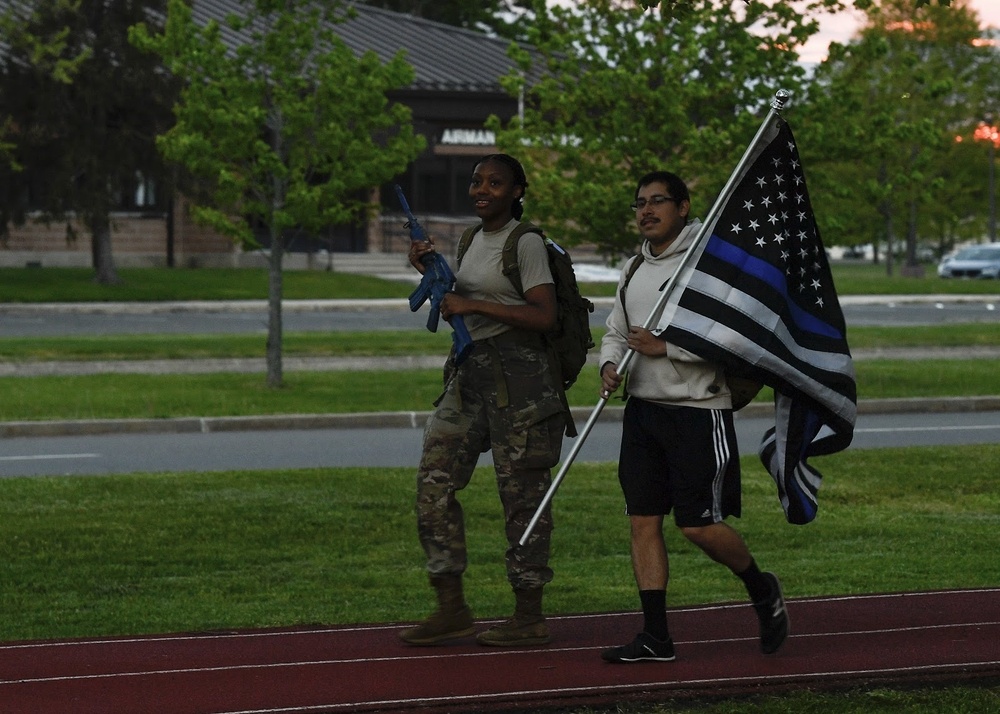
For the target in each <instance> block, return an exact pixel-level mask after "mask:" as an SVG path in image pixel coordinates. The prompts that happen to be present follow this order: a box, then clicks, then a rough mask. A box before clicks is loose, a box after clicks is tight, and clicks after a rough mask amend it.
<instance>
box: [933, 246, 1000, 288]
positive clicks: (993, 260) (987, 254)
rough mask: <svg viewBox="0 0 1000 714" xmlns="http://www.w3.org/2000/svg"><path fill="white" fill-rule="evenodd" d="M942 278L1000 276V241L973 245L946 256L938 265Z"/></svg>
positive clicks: (939, 275)
mask: <svg viewBox="0 0 1000 714" xmlns="http://www.w3.org/2000/svg"><path fill="white" fill-rule="evenodd" d="M938 277H941V278H992V279H994V280H995V279H997V278H1000V243H986V244H985V245H971V246H969V247H968V248H962V249H961V250H959V251H958V252H956V253H954V254H953V255H949V256H946V257H945V258H944V260H942V261H941V263H940V264H939V265H938Z"/></svg>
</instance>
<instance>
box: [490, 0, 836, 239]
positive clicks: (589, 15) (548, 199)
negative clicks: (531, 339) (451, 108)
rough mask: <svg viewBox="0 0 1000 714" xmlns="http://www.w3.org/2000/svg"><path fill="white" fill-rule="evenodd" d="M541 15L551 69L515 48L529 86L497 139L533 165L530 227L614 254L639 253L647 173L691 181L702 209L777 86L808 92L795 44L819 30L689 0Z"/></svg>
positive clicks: (782, 6) (583, 6)
mask: <svg viewBox="0 0 1000 714" xmlns="http://www.w3.org/2000/svg"><path fill="white" fill-rule="evenodd" d="M647 4H648V3H647ZM657 4H658V3H657ZM533 11H534V13H535V15H536V18H535V21H534V22H533V24H532V26H531V30H530V37H529V40H530V42H531V44H532V45H533V48H534V50H535V51H537V52H538V53H539V54H540V55H541V57H542V58H543V59H542V61H541V63H540V64H541V65H542V66H536V65H537V64H539V63H533V61H532V57H533V55H532V54H529V53H528V52H527V51H518V52H515V57H516V59H517V60H518V62H519V65H520V68H521V72H520V73H518V74H516V75H513V76H511V77H509V78H507V79H506V80H505V81H506V86H507V89H508V91H510V92H511V93H517V92H518V91H520V90H521V89H522V88H523V91H524V92H525V96H526V107H525V111H524V118H523V121H521V120H519V119H514V120H513V121H511V122H510V123H509V124H508V125H507V126H505V127H501V126H500V125H499V121H497V120H495V119H494V120H493V126H494V127H495V128H496V129H497V130H498V142H499V143H500V144H501V146H503V147H506V148H507V149H508V150H509V151H511V152H512V153H515V154H517V155H518V156H519V157H522V158H523V160H524V163H525V164H526V168H527V169H528V174H529V178H530V180H531V181H532V189H531V192H530V194H529V197H530V206H529V211H530V213H531V214H532V217H533V219H536V220H539V221H541V222H542V224H543V225H545V226H546V228H547V230H549V231H550V232H551V234H552V235H556V236H559V238H560V239H561V240H563V241H565V242H567V243H569V244H571V245H572V244H576V243H581V242H592V243H595V244H596V245H597V247H598V249H599V250H600V252H601V253H603V254H605V255H607V256H611V257H616V256H619V255H622V254H630V253H632V252H633V251H634V248H635V244H636V242H637V236H636V234H635V232H634V228H633V227H632V221H631V219H630V217H629V215H628V209H627V206H628V203H629V202H630V200H631V198H632V193H633V191H634V187H635V182H636V180H637V179H638V178H639V177H640V176H641V175H642V174H644V173H645V172H647V171H650V170H653V169H660V168H666V169H670V170H673V171H674V172H675V173H677V174H679V175H681V176H682V177H684V178H685V179H686V180H688V182H689V183H690V184H691V186H692V190H693V195H694V196H695V197H696V204H697V205H696V207H695V209H694V211H695V214H696V215H697V214H698V213H699V212H700V213H702V214H704V212H705V211H706V210H707V209H708V208H709V207H710V205H711V201H712V200H713V198H714V196H715V195H716V193H717V192H718V191H719V190H720V189H721V187H722V186H723V184H724V183H725V180H726V179H727V178H728V177H729V175H730V173H731V172H732V170H733V169H734V168H735V165H736V163H737V161H738V160H739V157H740V156H741V155H742V153H743V152H744V150H745V149H746V147H747V144H748V142H749V140H750V139H751V138H752V137H753V135H754V133H755V131H756V129H757V127H758V126H759V124H760V121H761V119H762V118H763V114H764V112H765V111H766V110H767V107H768V104H769V103H770V101H771V100H772V99H773V97H774V93H775V91H776V90H778V89H788V90H791V91H792V92H793V95H798V94H800V92H799V91H797V90H798V88H799V86H800V83H801V81H802V78H803V76H804V69H803V68H802V67H801V66H800V65H799V64H797V62H796V59H797V56H796V55H795V53H794V52H793V51H792V50H793V49H794V48H795V47H797V46H799V45H801V44H802V43H803V42H805V41H806V40H807V39H808V37H809V36H811V35H812V34H813V33H814V32H815V31H816V29H817V25H816V22H815V21H814V20H810V19H808V18H807V17H806V16H804V15H802V14H800V13H799V12H798V11H797V10H796V9H794V8H793V7H792V6H791V5H790V4H786V3H768V4H765V3H750V4H748V5H745V6H744V5H742V4H739V3H737V4H732V3H718V2H714V1H713V0H683V2H674V3H666V4H665V5H664V7H662V8H652V9H650V10H647V11H643V10H642V8H641V7H637V5H636V4H635V3H623V2H620V1H615V0H587V1H586V2H580V3H576V4H575V5H573V6H572V7H561V6H552V7H546V6H545V3H543V2H536V3H535V5H534V8H533ZM533 76H537V77H539V78H538V79H537V80H535V81H532V80H531V79H530V78H531V77H533Z"/></svg>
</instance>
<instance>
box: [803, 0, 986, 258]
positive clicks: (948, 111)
mask: <svg viewBox="0 0 1000 714" xmlns="http://www.w3.org/2000/svg"><path fill="white" fill-rule="evenodd" d="M868 13H869V22H868V24H867V25H866V27H865V28H864V29H863V30H862V32H861V33H860V35H859V37H858V38H857V39H856V40H855V41H853V42H851V43H850V44H849V45H847V46H843V47H841V46H834V47H832V48H831V55H830V59H829V60H828V61H827V62H825V63H824V64H823V65H821V66H820V67H819V68H818V69H817V72H816V82H815V83H814V84H813V88H812V89H811V91H810V97H809V102H808V110H807V114H808V117H809V126H810V128H811V129H812V130H813V131H814V132H815V134H816V135H817V136H818V137H820V142H819V146H821V147H822V149H821V151H820V152H819V153H818V154H816V155H815V156H814V157H811V156H807V159H811V158H815V159H816V161H815V162H813V163H812V164H811V165H812V166H813V168H814V169H816V168H818V169H819V171H820V173H821V174H822V173H826V172H828V169H829V168H830V167H831V166H834V167H836V168H835V169H834V173H835V175H836V176H837V177H838V179H837V181H838V186H837V188H836V190H837V192H838V193H839V194H840V195H841V196H843V197H844V198H845V199H846V200H844V201H843V202H842V204H841V206H840V208H839V210H840V211H841V219H840V220H841V221H843V222H851V221H853V222H856V221H857V219H858V217H859V216H860V215H866V214H869V215H870V211H871V208H872V207H874V208H875V210H876V211H877V214H878V218H877V219H873V220H871V222H870V225H873V226H874V225H879V224H880V225H881V229H880V230H879V231H878V233H877V235H878V237H880V238H882V239H884V240H885V243H886V248H887V249H886V256H887V260H886V266H887V271H888V272H889V273H890V274H891V273H892V271H893V255H894V253H895V252H896V250H895V243H896V240H895V239H896V237H897V233H898V234H901V235H902V236H903V237H904V241H903V242H904V246H905V250H904V256H905V258H904V271H903V272H904V273H907V274H913V275H919V274H920V273H921V272H922V269H921V268H920V266H919V265H918V254H917V248H918V239H919V237H920V236H921V234H924V235H928V234H931V233H932V232H933V233H934V234H935V236H936V237H937V238H938V239H939V240H940V241H941V242H942V246H943V245H944V242H945V241H946V239H944V238H942V235H943V234H942V230H945V231H951V230H957V227H958V226H959V225H961V224H963V223H964V222H965V221H964V217H963V216H962V215H958V214H957V213H956V211H957V210H958V209H960V208H962V207H964V208H965V209H968V208H969V204H968V203H967V202H966V201H964V200H962V199H961V198H959V197H957V196H956V193H958V194H961V193H963V192H964V190H968V189H970V188H971V187H969V186H967V185H966V186H965V188H964V190H963V189H962V188H960V187H959V186H957V185H955V182H956V181H962V180H963V179H964V178H966V177H967V176H968V174H967V173H966V172H961V171H954V170H952V169H951V167H950V165H949V162H950V161H952V160H953V157H954V156H955V155H956V152H955V150H954V146H953V144H954V136H955V134H956V130H957V128H958V127H968V126H969V123H970V119H971V117H972V116H977V115H978V116H980V117H981V116H982V114H980V113H979V112H980V111H981V110H980V109H979V108H980V107H982V106H983V104H984V101H985V99H986V96H988V94H984V92H989V91H990V90H991V89H992V90H995V89H996V87H997V85H996V80H995V79H991V77H994V76H995V74H996V72H997V69H998V68H1000V67H998V64H997V63H998V58H997V55H996V53H995V52H994V51H992V50H990V49H988V48H984V47H979V46H977V43H976V42H975V40H976V39H978V36H979V30H978V22H977V19H976V17H975V15H974V14H973V13H971V12H970V11H969V10H968V8H967V7H966V6H965V5H964V4H963V3H955V4H954V5H953V6H952V7H951V8H944V7H940V6H935V5H928V4H926V3H925V4H923V6H922V7H918V3H917V0H883V2H880V3H878V4H872V5H871V6H870V7H869V8H868ZM970 133H971V132H970ZM949 195H951V196H954V197H955V198H956V200H953V201H947V200H943V199H945V197H946V196H949ZM847 214H851V215H850V217H848V216H847ZM948 226H950V227H951V228H950V229H948V228H946V227H948ZM863 235H864V238H862V239H859V240H858V241H857V242H867V240H869V239H870V237H869V236H868V235H867V234H863ZM873 242H875V243H877V240H876V241H873Z"/></svg>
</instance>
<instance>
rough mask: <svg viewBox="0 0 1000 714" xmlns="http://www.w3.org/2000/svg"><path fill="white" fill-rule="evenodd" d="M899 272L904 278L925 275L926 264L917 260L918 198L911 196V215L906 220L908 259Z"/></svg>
mask: <svg viewBox="0 0 1000 714" xmlns="http://www.w3.org/2000/svg"><path fill="white" fill-rule="evenodd" d="M899 274H900V275H902V276H903V277H904V278H922V277H924V266H922V265H921V264H920V261H918V260H917V199H916V198H912V197H911V198H910V215H909V217H908V219H907V222H906V260H905V262H904V263H903V267H902V268H900V271H899Z"/></svg>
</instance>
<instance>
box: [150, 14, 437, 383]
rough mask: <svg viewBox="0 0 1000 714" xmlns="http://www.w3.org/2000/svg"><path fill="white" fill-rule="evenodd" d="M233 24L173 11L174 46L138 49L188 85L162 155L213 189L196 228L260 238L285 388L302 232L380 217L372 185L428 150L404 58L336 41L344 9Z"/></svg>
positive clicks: (278, 370) (272, 348)
mask: <svg viewBox="0 0 1000 714" xmlns="http://www.w3.org/2000/svg"><path fill="white" fill-rule="evenodd" d="M243 6H244V12H243V13H242V14H241V15H240V16H239V17H237V16H231V17H229V18H228V19H227V22H226V25H227V34H229V33H234V34H235V36H236V37H239V38H240V40H239V42H238V43H237V44H236V45H235V46H232V47H230V46H227V44H226V43H225V42H224V41H223V29H222V27H220V26H219V24H218V23H216V22H210V23H208V24H207V25H206V26H204V27H198V26H197V25H196V23H195V22H194V20H193V18H192V13H191V9H190V8H189V7H188V5H187V3H185V2H184V1H183V0H170V3H169V8H168V14H167V21H166V27H165V30H164V32H163V34H160V35H153V34H151V33H150V32H149V31H148V30H147V29H146V28H145V27H144V26H141V27H137V28H136V29H135V31H134V32H133V40H134V42H135V43H136V44H137V45H138V46H140V47H143V48H145V49H149V50H152V51H154V52H156V53H157V54H159V55H160V56H161V57H162V58H163V60H164V61H165V63H166V65H167V67H168V68H169V70H170V71H171V72H172V73H174V74H175V75H176V76H178V77H180V78H181V79H182V80H183V81H184V87H183V90H182V92H181V98H180V101H179V102H178V104H177V106H176V107H175V115H176V120H177V121H176V124H175V125H174V126H173V128H171V129H170V131H168V132H166V133H165V134H163V135H162V136H160V137H159V139H158V141H157V144H158V146H159V147H160V148H161V149H162V151H163V152H164V154H165V155H166V156H167V158H168V159H170V160H171V161H176V162H178V163H180V164H182V165H183V166H185V167H186V168H187V169H188V170H189V171H190V172H191V174H192V175H193V176H195V177H198V178H200V179H201V180H202V181H203V182H204V185H205V194H204V195H205V199H204V200H201V201H200V202H199V205H198V206H197V207H196V209H195V211H194V216H195V218H196V219H197V220H200V221H202V222H204V223H207V224H208V225H211V226H212V227H213V228H215V229H216V230H218V231H220V232H222V233H224V234H226V235H229V236H232V237H233V238H234V239H236V240H237V241H241V242H243V243H246V244H253V243H254V241H255V239H254V226H255V225H259V226H262V227H263V228H264V230H265V232H266V234H267V241H268V247H269V251H270V257H269V267H268V276H269V277H268V284H269V287H268V337H267V383H268V385H269V386H272V387H278V386H281V384H282V380H283V377H282V365H281V342H282V322H281V300H282V259H283V255H284V252H285V250H286V248H287V246H288V242H289V241H290V239H291V238H292V237H293V235H294V233H295V231H297V230H304V231H308V232H315V231H318V230H320V229H322V228H324V227H327V226H331V225H336V224H341V223H347V222H350V221H352V220H355V219H357V218H359V217H362V216H363V215H365V213H366V211H368V210H369V209H370V208H371V205H370V203H369V201H368V192H369V190H370V188H371V187H373V186H378V185H379V184H380V183H382V182H383V181H386V180H388V179H389V178H391V177H392V176H394V175H396V174H398V173H400V172H401V171H402V170H403V169H404V168H405V167H406V165H407V164H408V163H409V162H410V161H411V160H412V159H413V158H415V157H416V156H417V155H418V154H419V152H420V151H421V150H422V149H423V139H422V138H421V137H418V136H416V135H415V134H414V133H413V128H412V125H411V124H410V112H409V109H407V108H406V107H404V106H402V105H400V104H390V103H389V101H388V99H387V98H386V92H387V91H389V90H391V89H394V88H397V87H401V86H405V85H407V84H409V83H410V82H411V81H412V80H413V70H412V68H411V67H410V66H409V65H408V64H407V63H406V62H405V61H404V60H403V57H402V54H399V55H397V56H396V57H395V58H394V59H393V60H392V61H391V62H389V63H387V64H385V65H383V64H382V63H381V62H380V61H379V59H378V57H377V56H376V55H375V53H374V52H368V53H365V54H364V55H363V56H361V57H357V56H355V55H354V53H353V52H352V51H351V49H350V48H348V47H347V45H346V44H345V43H344V42H343V41H342V40H341V39H340V38H339V37H338V36H337V35H336V34H335V32H334V31H333V27H334V24H335V23H337V22H340V21H342V20H343V19H344V18H345V14H344V10H343V7H342V5H341V3H313V2H307V1H304V0H245V2H243Z"/></svg>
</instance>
